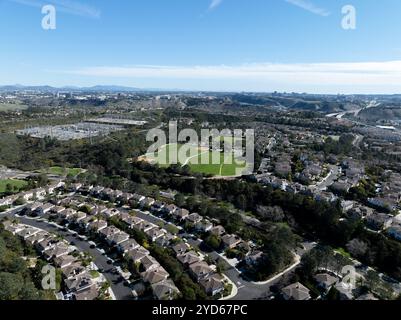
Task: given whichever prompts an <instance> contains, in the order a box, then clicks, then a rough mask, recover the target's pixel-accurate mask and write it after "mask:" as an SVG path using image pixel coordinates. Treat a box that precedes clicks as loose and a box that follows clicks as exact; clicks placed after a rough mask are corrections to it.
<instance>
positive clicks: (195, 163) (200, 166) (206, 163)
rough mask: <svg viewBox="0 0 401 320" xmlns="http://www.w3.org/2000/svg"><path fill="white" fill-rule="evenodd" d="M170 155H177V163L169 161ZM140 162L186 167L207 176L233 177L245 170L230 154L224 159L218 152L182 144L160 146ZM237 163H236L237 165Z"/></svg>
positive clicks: (222, 154)
mask: <svg viewBox="0 0 401 320" xmlns="http://www.w3.org/2000/svg"><path fill="white" fill-rule="evenodd" d="M170 153H173V154H175V155H177V161H176V162H175V161H174V159H173V158H171V159H170ZM139 160H141V161H147V162H149V163H152V164H158V165H159V166H161V167H169V166H170V165H172V164H180V165H181V166H185V165H188V166H189V167H190V168H191V171H192V172H198V173H203V174H209V175H213V176H222V177H227V176H235V175H237V174H238V173H237V172H236V171H237V170H236V169H239V174H240V172H242V171H243V170H245V169H246V164H245V162H239V160H238V159H237V161H236V157H235V155H234V153H231V154H229V155H227V156H226V157H225V155H224V153H222V152H219V151H210V150H209V149H208V148H203V147H198V146H189V145H182V144H167V145H164V146H162V147H161V148H160V149H159V150H158V151H157V152H155V153H154V154H151V153H148V154H145V155H143V156H141V157H139ZM237 162H238V163H237Z"/></svg>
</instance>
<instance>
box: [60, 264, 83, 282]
mask: <svg viewBox="0 0 401 320" xmlns="http://www.w3.org/2000/svg"><path fill="white" fill-rule="evenodd" d="M61 272H62V274H63V276H64V278H66V279H69V278H75V277H78V276H80V275H83V274H84V273H85V272H86V268H85V267H84V266H83V265H82V263H81V262H73V263H71V264H70V265H68V266H65V267H61Z"/></svg>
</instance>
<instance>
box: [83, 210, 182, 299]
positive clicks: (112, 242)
mask: <svg viewBox="0 0 401 320" xmlns="http://www.w3.org/2000/svg"><path fill="white" fill-rule="evenodd" d="M116 216H117V217H118V218H119V219H120V220H121V221H124V222H126V223H130V222H133V221H135V222H137V224H135V226H138V227H139V226H140V227H141V228H142V229H143V230H146V231H147V232H150V231H151V230H152V229H151V228H150V227H152V228H153V227H157V226H155V225H153V226H148V227H149V229H148V228H147V226H146V224H145V223H144V221H143V220H142V221H139V220H136V219H135V218H136V217H133V216H130V215H129V214H125V213H120V212H118V213H116ZM130 217H131V218H132V219H130ZM90 219H91V220H90V221H86V219H83V220H81V222H80V224H81V227H84V228H85V229H86V230H87V232H88V233H91V234H96V235H97V236H98V237H99V238H100V239H102V240H103V241H104V242H105V243H107V245H108V246H109V247H110V248H116V249H117V251H118V252H119V253H120V254H121V255H122V256H124V257H126V258H127V259H128V260H129V261H131V262H132V263H133V264H135V265H137V266H138V267H139V270H140V273H139V275H140V277H141V279H142V281H143V282H144V283H146V284H148V285H150V286H151V288H152V292H153V294H154V297H155V298H156V299H157V300H172V299H174V298H176V297H177V296H179V295H180V291H179V290H178V288H177V287H176V286H175V285H174V282H173V281H172V280H171V279H169V277H170V275H169V273H168V272H167V271H166V270H165V269H164V268H163V267H162V266H161V265H160V264H159V263H158V261H157V260H156V259H154V258H153V257H152V256H151V255H150V252H149V251H148V250H147V249H145V248H144V247H142V246H141V245H139V244H138V243H137V242H136V241H135V239H133V238H130V236H129V234H128V233H126V232H124V231H122V230H120V229H118V228H117V227H115V226H113V225H108V223H107V221H105V220H103V219H98V218H96V217H93V216H92V217H90ZM157 228H158V227H157Z"/></svg>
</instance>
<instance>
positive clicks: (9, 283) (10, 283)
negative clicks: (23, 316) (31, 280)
mask: <svg viewBox="0 0 401 320" xmlns="http://www.w3.org/2000/svg"><path fill="white" fill-rule="evenodd" d="M23 287H24V281H23V278H22V275H21V274H13V273H8V272H1V273H0V300H18V299H19V298H20V295H19V294H20V291H21V290H22V288H23Z"/></svg>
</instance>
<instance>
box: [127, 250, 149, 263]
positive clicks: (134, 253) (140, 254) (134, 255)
mask: <svg viewBox="0 0 401 320" xmlns="http://www.w3.org/2000/svg"><path fill="white" fill-rule="evenodd" d="M149 254H150V252H149V251H148V250H146V249H145V248H143V247H139V248H136V249H132V250H129V251H128V252H127V253H126V254H125V255H126V256H127V257H128V258H129V259H130V260H131V261H132V262H133V263H138V262H140V261H141V260H142V259H143V258H144V257H146V256H148V255H149Z"/></svg>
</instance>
